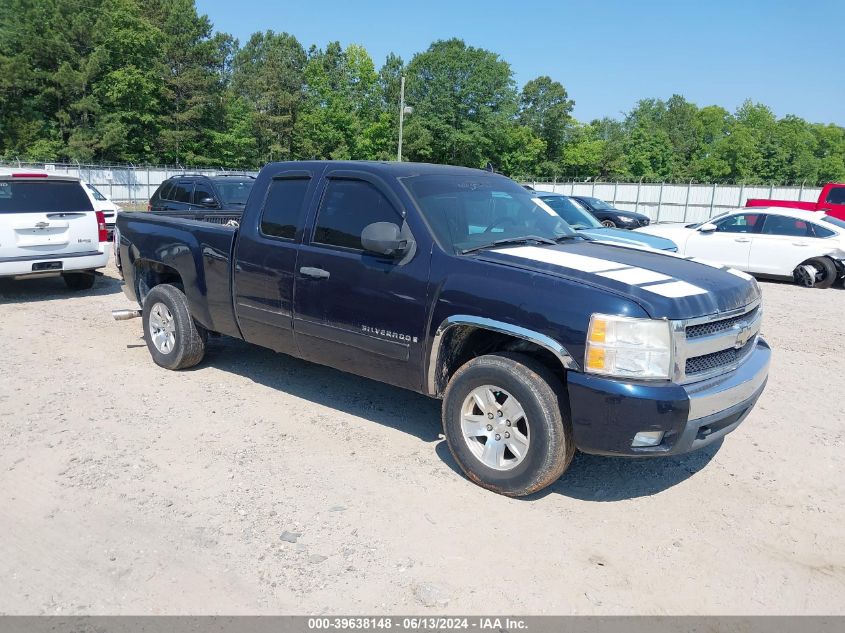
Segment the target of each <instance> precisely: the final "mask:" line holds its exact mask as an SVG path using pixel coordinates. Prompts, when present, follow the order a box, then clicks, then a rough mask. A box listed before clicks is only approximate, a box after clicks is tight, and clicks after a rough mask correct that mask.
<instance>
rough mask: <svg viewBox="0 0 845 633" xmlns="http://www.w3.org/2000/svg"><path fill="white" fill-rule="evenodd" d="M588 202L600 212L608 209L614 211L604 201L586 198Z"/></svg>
mask: <svg viewBox="0 0 845 633" xmlns="http://www.w3.org/2000/svg"><path fill="white" fill-rule="evenodd" d="M584 200H586V201H587V202H589V203H590V206H591V207H593V208H594V209H598V210H599V211H605V210H607V209H612V208H613V207H612V206H610V205H609V204H607V203H606V202H605V201H604V200H599V199H598V198H584Z"/></svg>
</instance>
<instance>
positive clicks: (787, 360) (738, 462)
mask: <svg viewBox="0 0 845 633" xmlns="http://www.w3.org/2000/svg"><path fill="white" fill-rule="evenodd" d="M762 286H763V288H764V295H765V298H764V301H765V308H766V317H765V323H764V326H763V330H764V333H765V335H766V337H767V338H768V340H769V342H770V343H771V345H772V348H773V349H774V359H773V366H772V371H771V378H770V381H769V386H768V388H767V390H766V392H765V393H764V395H763V397H762V399H761V400H760V402H759V404H758V406H757V408H756V409H755V410H754V412H753V413H752V414H751V415H750V417H749V418H748V419H747V420H746V422H745V423H744V424H743V425H742V426H741V427H740V428H739V429H738V430H737V431H736V432H734V433H733V434H732V435H730V436H729V437H728V438H727V439H726V440H725V441H724V443H723V444H722V445H720V446H715V447H710V448H707V449H704V450H703V451H700V452H698V453H693V454H691V455H687V456H683V457H679V458H667V459H663V460H644V461H630V460H623V459H610V458H599V457H591V456H586V455H578V456H577V457H576V460H575V462H574V463H573V465H572V467H571V468H570V470H569V471H568V472H567V473H566V474H565V475H564V476H563V478H562V479H560V480H559V481H558V482H557V483H555V484H554V485H553V486H551V487H550V488H549V489H547V490H545V491H544V492H542V493H540V494H537V495H535V496H533V497H530V498H528V499H524V500H514V499H508V498H505V497H501V496H498V495H495V494H492V493H489V492H486V491H484V490H482V489H481V488H478V487H476V486H474V485H472V484H471V483H469V482H468V481H467V480H466V479H464V478H463V477H462V476H461V475H460V474H459V473H458V471H457V469H456V466H455V464H454V462H453V461H452V459H451V457H450V456H449V452H448V450H447V448H446V445H445V443H444V442H443V440H441V439H439V436H438V433H439V431H440V429H439V406H438V402H436V401H433V400H429V399H427V398H424V397H422V396H418V395H415V394H413V393H410V392H406V391H403V390H400V389H396V388H393V387H389V386H385V385H382V384H378V383H375V382H371V381H368V380H364V379H361V378H358V377H356V376H352V375H348V374H343V373H340V372H337V371H334V370H332V369H328V368H325V367H319V366H316V365H312V364H309V363H306V362H303V361H299V360H295V359H292V358H289V357H286V356H282V355H276V354H274V353H272V352H270V351H267V350H263V349H260V348H257V347H252V346H250V345H247V344H245V343H241V342H238V341H234V340H230V339H214V340H213V342H212V344H211V347H210V350H209V353H208V354H207V356H206V359H205V361H204V362H203V363H201V364H200V365H199V366H198V367H197V368H195V369H193V370H189V371H184V372H180V373H172V372H168V371H166V370H163V369H159V368H158V367H156V366H155V365H154V364H153V363H152V361H151V360H150V357H149V354H148V352H147V350H146V347H145V346H144V341H143V340H142V338H141V324H140V320H133V321H123V322H115V321H113V320H112V319H111V316H110V314H109V312H110V310H111V309H113V308H121V307H132V306H131V305H130V303H129V302H128V300H127V299H126V298H125V297H124V295H123V293H122V292H121V288H120V283H119V280H118V279H117V276H116V273H115V271H114V270H113V269H107V271H106V276H105V277H103V278H101V279H100V280H98V284H97V286H95V288H94V289H93V290H92V291H86V292H82V293H76V294H74V293H71V292H69V291H67V290H66V289H65V287H64V284H63V283H62V281H61V280H60V279H55V278H54V279H40V280H26V281H15V282H12V281H8V280H0V324H2V325H0V328H2V348H0V349H2V354H0V358H2V361H1V362H2V370H3V371H2V381H0V440H2V444H0V527H2V532H1V534H2V538H0V578H2V579H3V583H2V584H3V587H4V589H3V591H0V613H5V614H59V613H60V614H77V613H84V614H187V613H227V614H247V613H265V614H269V613H309V614H311V613H314V614H316V613H333V614H334V613H393V614H401V613H466V614H490V613H498V614H504V613H518V614H544V613H563V614H572V613H578V614H635V613H636V614H684V613H687V614H811V613H828V614H829V613H836V614H843V613H845V531H843V530H842V525H843V523H845V477H843V475H842V472H843V454H845V453H843V445H844V444H845V443H844V442H843V432H845V398H843V396H842V394H841V391H840V390H839V389H838V388H837V387H836V386H835V385H836V384H837V383H836V378H835V376H836V375H837V372H838V371H840V370H841V369H842V367H843V365H845V352H843V347H842V344H841V338H840V336H839V326H840V323H841V315H842V305H843V300H845V291H843V290H842V289H841V288H839V289H831V290H806V289H803V288H798V287H795V286H791V285H787V284H777V283H763V284H762Z"/></svg>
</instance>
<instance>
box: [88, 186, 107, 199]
mask: <svg viewBox="0 0 845 633" xmlns="http://www.w3.org/2000/svg"><path fill="white" fill-rule="evenodd" d="M85 186H86V187H88V189H89V190H90V191H91V193H92V194H94V200H100V201H102V200H108V198H106V197H105V196H104V195H103V194H101V193H100V191H99V190H98V189H97V188H96V187H95V186H94V185H89V184H86V185H85Z"/></svg>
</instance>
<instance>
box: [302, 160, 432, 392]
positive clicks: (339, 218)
mask: <svg viewBox="0 0 845 633" xmlns="http://www.w3.org/2000/svg"><path fill="white" fill-rule="evenodd" d="M373 222H392V223H394V224H396V225H398V226H400V227H403V226H404V227H405V230H406V231H410V232H412V233H413V237H414V239H416V240H417V248H416V250H415V251H412V254H410V255H406V256H405V257H403V258H400V259H398V260H397V259H392V258H387V257H385V256H383V255H376V254H373V253H368V252H365V251H364V250H363V248H362V246H361V232H362V230H363V229H364V227H365V226H367V225H368V224H371V223H373ZM312 224H313V229H311V230H310V239H309V240H306V241H304V243H303V245H302V247H301V250H300V253H299V260H298V262H297V277H296V293H295V302H294V332H295V336H296V342H297V346H298V348H299V351H300V354H301V355H302V356H303V357H304V358H307V359H308V360H311V361H314V362H317V363H321V364H324V365H330V366H332V367H336V368H338V369H342V370H344V371H351V372H354V373H356V374H359V375H362V376H367V377H369V378H374V379H376V380H381V381H383V382H388V383H391V384H395V385H399V386H402V387H408V388H411V389H420V388H421V384H422V371H421V369H420V368H421V367H422V362H423V348H424V341H425V336H424V330H425V319H426V291H427V285H428V273H429V262H430V244H428V243H427V235H423V234H422V230H421V229H416V230H414V229H413V227H408V225H407V224H406V218H405V211H404V208H403V206H402V203H401V201H400V199H399V198H398V196H397V195H396V193H395V192H393V191H392V190H391V189H390V188H389V187H388V186H387V185H386V184H385V183H383V182H382V181H381V180H380V179H378V178H377V177H376V176H374V175H371V174H369V173H361V172H357V171H354V172H350V171H335V172H331V173H329V174H328V175H327V178H326V179H324V185H323V187H322V196H321V203H320V206H319V209H318V210H317V216H316V219H314V220H313V222H312Z"/></svg>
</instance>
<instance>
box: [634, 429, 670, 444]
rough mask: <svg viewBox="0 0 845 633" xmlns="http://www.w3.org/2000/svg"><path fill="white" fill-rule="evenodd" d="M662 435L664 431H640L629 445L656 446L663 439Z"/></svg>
mask: <svg viewBox="0 0 845 633" xmlns="http://www.w3.org/2000/svg"><path fill="white" fill-rule="evenodd" d="M664 435H665V432H664V431H640V432H639V433H637V434H636V435H635V436H634V441H633V442H631V446H632V447H637V446H657V445H658V444H660V442H662V441H663V436H664Z"/></svg>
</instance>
